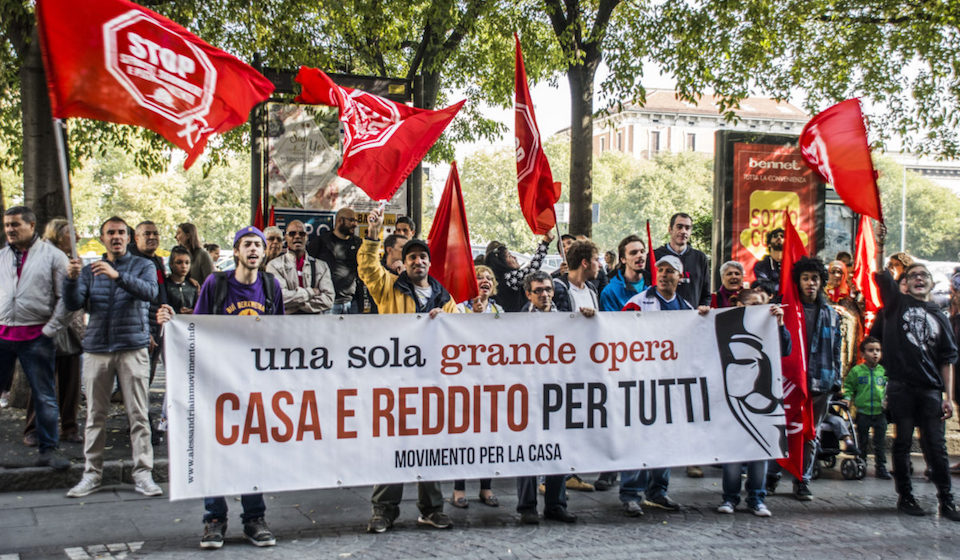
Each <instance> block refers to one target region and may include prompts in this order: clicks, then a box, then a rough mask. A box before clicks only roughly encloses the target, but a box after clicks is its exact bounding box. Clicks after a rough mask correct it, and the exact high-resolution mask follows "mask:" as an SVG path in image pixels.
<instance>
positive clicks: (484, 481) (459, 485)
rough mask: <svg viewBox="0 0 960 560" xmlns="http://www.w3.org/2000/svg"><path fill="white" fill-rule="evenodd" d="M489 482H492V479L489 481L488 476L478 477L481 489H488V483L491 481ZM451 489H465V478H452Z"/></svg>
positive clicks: (461, 490)
mask: <svg viewBox="0 0 960 560" xmlns="http://www.w3.org/2000/svg"><path fill="white" fill-rule="evenodd" d="M491 482H492V481H491V480H490V479H489V478H481V479H480V489H481V490H489V489H490V487H491V486H490V483H491ZM453 489H454V490H459V491H460V492H463V491H465V490H466V489H467V481H466V480H463V479H460V480H454V481H453Z"/></svg>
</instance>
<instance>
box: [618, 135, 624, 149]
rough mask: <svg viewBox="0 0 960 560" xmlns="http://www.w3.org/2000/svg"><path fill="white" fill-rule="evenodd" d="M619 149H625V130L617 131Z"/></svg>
mask: <svg viewBox="0 0 960 560" xmlns="http://www.w3.org/2000/svg"><path fill="white" fill-rule="evenodd" d="M617 151H620V152H622V151H623V132H618V133H617Z"/></svg>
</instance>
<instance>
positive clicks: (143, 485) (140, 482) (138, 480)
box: [133, 473, 163, 496]
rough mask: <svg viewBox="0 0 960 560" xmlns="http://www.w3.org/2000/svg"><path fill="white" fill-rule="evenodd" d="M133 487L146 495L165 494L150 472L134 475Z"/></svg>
mask: <svg viewBox="0 0 960 560" xmlns="http://www.w3.org/2000/svg"><path fill="white" fill-rule="evenodd" d="M133 489H134V490H136V491H137V492H139V493H141V494H143V495H144V496H159V495H161V494H163V490H161V489H160V487H159V486H157V483H156V482H154V481H153V476H152V475H151V474H150V473H144V474H142V475H140V476H137V477H134V481H133Z"/></svg>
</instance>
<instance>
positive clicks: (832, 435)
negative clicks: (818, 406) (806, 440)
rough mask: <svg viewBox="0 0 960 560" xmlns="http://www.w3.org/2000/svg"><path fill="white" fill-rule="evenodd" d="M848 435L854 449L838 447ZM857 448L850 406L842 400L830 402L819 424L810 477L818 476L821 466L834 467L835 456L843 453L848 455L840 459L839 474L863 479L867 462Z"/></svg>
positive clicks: (835, 462) (855, 431) (858, 446)
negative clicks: (818, 446) (818, 441)
mask: <svg viewBox="0 0 960 560" xmlns="http://www.w3.org/2000/svg"><path fill="white" fill-rule="evenodd" d="M848 437H849V438H850V439H852V440H853V444H854V448H855V449H845V450H842V449H840V442H841V441H844V440H845V439H846V438H848ZM859 449H860V442H859V441H857V430H855V429H854V426H853V418H852V417H851V416H850V406H849V405H847V404H846V403H844V402H842V401H833V402H831V403H830V405H829V409H828V410H827V416H826V418H824V420H823V423H822V424H820V448H819V449H818V450H817V460H816V462H815V463H814V465H813V474H812V478H819V477H820V472H821V468H827V469H832V468H833V467H835V466H836V465H837V456H838V455H840V454H841V453H843V454H844V455H849V457H845V458H844V459H843V460H842V461H840V474H842V475H843V478H845V479H846V480H863V477H864V476H866V474H867V462H866V461H864V460H863V459H862V458H861V457H860V455H859V451H858V450H859Z"/></svg>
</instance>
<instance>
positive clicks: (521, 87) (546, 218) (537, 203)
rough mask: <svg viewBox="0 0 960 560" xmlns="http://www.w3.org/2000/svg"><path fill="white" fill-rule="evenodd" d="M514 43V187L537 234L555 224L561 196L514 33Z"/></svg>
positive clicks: (521, 208)
mask: <svg viewBox="0 0 960 560" xmlns="http://www.w3.org/2000/svg"><path fill="white" fill-rule="evenodd" d="M513 38H514V40H515V41H516V43H517V50H516V59H517V60H516V70H515V73H514V85H515V86H516V107H515V118H516V124H515V128H516V134H517V189H518V191H519V193H520V211H521V212H523V217H524V218H526V219H527V224H529V226H530V229H531V230H533V233H535V234H536V235H543V234H545V233H547V232H548V231H550V230H551V229H553V226H555V225H556V224H557V212H556V210H555V209H554V207H553V205H554V204H556V203H557V200H559V198H560V183H555V182H554V181H553V174H552V173H551V172H550V163H549V162H547V155H546V154H545V153H543V145H542V143H541V142H540V130H539V129H538V128H537V117H536V116H535V115H534V114H533V101H531V100H530V90H529V89H528V88H527V72H526V70H525V69H524V66H523V52H522V51H521V50H520V38H519V37H517V34H516V33H514V34H513Z"/></svg>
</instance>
